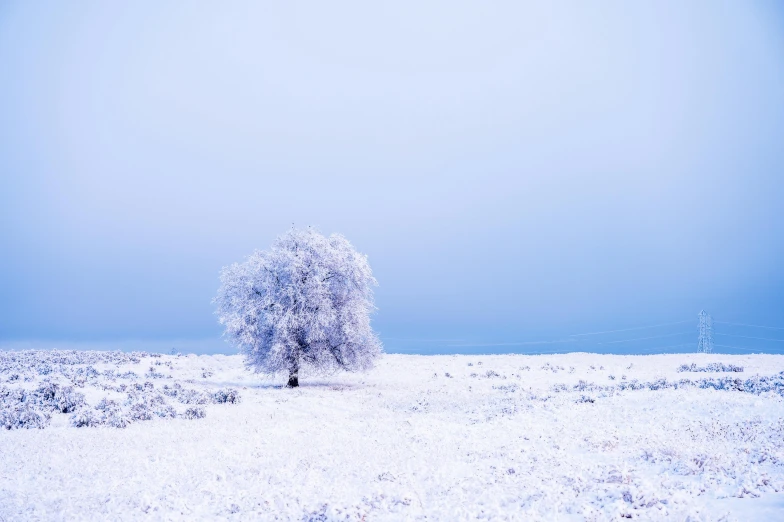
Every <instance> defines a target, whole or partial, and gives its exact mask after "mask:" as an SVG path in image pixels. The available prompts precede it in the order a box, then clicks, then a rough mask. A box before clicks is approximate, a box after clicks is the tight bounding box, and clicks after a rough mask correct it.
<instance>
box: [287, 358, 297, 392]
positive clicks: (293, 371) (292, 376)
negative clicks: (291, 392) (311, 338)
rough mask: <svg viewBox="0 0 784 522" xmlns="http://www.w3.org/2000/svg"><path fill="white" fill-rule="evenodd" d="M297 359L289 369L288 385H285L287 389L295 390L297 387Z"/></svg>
mask: <svg viewBox="0 0 784 522" xmlns="http://www.w3.org/2000/svg"><path fill="white" fill-rule="evenodd" d="M298 374H299V357H297V358H295V359H294V360H293V361H292V363H291V368H289V383H288V384H287V385H286V386H288V387H289V388H296V387H298V386H299V375H298Z"/></svg>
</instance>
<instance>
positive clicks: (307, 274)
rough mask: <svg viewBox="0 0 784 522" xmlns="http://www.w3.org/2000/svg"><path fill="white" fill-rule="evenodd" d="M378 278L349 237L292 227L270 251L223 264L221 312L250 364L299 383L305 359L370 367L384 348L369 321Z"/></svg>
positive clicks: (325, 366)
mask: <svg viewBox="0 0 784 522" xmlns="http://www.w3.org/2000/svg"><path fill="white" fill-rule="evenodd" d="M376 284H377V282H376V279H375V278H374V277H373V275H372V273H371V270H370V265H368V262H367V257H366V256H364V255H362V254H360V253H358V252H357V251H356V250H354V247H353V246H352V245H351V243H349V242H348V241H347V240H346V239H345V238H344V237H342V236H340V235H332V236H330V237H325V236H323V235H321V234H319V233H317V232H316V231H314V230H312V229H307V230H297V229H293V228H292V229H291V230H290V231H289V232H287V233H286V234H284V235H283V236H281V237H279V238H278V239H277V240H276V241H275V243H274V244H273V245H272V249H271V250H269V251H266V252H259V251H257V252H255V253H253V254H252V255H251V256H250V257H249V258H248V259H247V260H246V261H245V262H244V263H241V264H234V265H232V266H229V267H227V268H224V270H223V271H222V273H221V287H220V289H219V290H218V296H217V297H216V298H215V303H216V304H217V311H216V313H217V315H218V318H219V321H220V323H221V324H222V325H223V326H224V327H225V335H226V336H227V337H228V338H229V340H230V341H231V342H232V343H233V344H234V345H235V346H237V348H239V350H240V351H241V352H242V353H243V354H244V355H245V358H246V362H247V364H248V366H249V367H251V368H253V369H254V370H255V371H257V372H262V373H268V374H274V373H277V372H287V373H288V375H289V385H290V386H298V385H299V379H298V373H299V369H300V367H301V366H303V365H307V366H309V367H310V368H312V369H314V370H316V371H321V372H326V371H332V370H335V369H345V370H351V371H354V370H366V369H369V368H370V367H371V366H372V365H373V362H374V360H375V359H376V358H377V357H378V356H379V355H380V354H381V342H380V341H379V339H378V337H377V336H376V334H375V333H374V332H373V330H372V328H371V327H370V314H371V312H373V310H374V309H375V306H374V304H373V290H372V289H373V286H375V285H376Z"/></svg>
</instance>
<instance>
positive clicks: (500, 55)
mask: <svg viewBox="0 0 784 522" xmlns="http://www.w3.org/2000/svg"><path fill="white" fill-rule="evenodd" d="M0 71H3V73H2V81H0V224H2V226H0V245H2V251H1V253H0V317H2V319H1V320H0V346H3V345H5V346H16V347H19V346H36V345H49V346H51V345H53V344H55V345H56V344H58V343H59V344H60V345H62V346H122V347H131V346H145V345H147V346H153V345H154V346H156V347H158V348H160V349H161V350H165V349H166V348H165V347H166V346H169V345H171V346H172V348H173V349H177V347H183V349H188V347H189V346H190V347H191V349H193V347H194V346H198V348H196V349H197V350H199V351H206V352H209V351H223V352H230V351H231V349H230V347H227V346H225V345H223V344H222V341H221V340H220V327H219V325H218V324H217V321H216V319H215V317H214V315H213V306H212V304H211V300H212V298H213V297H214V295H215V292H216V290H217V288H218V273H219V271H220V269H221V268H222V267H223V266H225V265H228V264H231V263H233V262H236V261H241V260H242V259H243V258H244V257H245V256H247V255H248V254H250V253H251V252H252V251H253V250H254V249H266V248H268V247H269V246H270V244H271V243H272V241H273V240H274V238H275V237H276V236H277V235H279V234H280V233H282V232H284V231H285V230H286V229H287V228H288V227H290V226H292V224H293V225H295V226H300V227H304V226H309V225H312V226H314V227H316V228H318V229H319V230H320V231H321V232H323V233H326V234H329V233H334V232H337V233H341V234H343V235H345V236H346V237H347V238H348V239H349V240H350V241H351V242H352V243H353V244H354V246H355V247H356V248H357V249H358V250H359V251H360V252H363V253H365V254H367V255H368V256H369V261H370V265H371V267H372V268H373V270H374V274H375V276H376V278H377V279H378V281H379V283H380V285H379V287H378V288H377V292H376V298H377V301H376V304H377V306H378V308H379V310H378V313H377V315H376V316H375V319H374V326H375V328H376V329H377V330H378V332H379V334H380V337H381V338H382V341H384V343H385V346H386V349H387V350H388V351H391V352H395V351H403V352H417V353H468V352H470V353H482V352H484V351H487V352H492V351H495V352H508V351H514V352H547V351H571V350H580V351H589V350H590V351H620V352H633V353H651V352H656V351H668V350H675V351H678V350H681V351H693V348H692V347H694V348H696V335H697V334H696V325H697V312H699V311H700V310H701V309H705V310H707V311H708V312H709V313H711V314H712V315H713V318H714V320H715V321H717V324H716V344H717V345H718V346H719V348H717V351H733V350H735V351H737V352H738V353H744V352H746V351H753V350H756V351H768V352H781V351H782V349H784V299H782V297H781V296H782V292H784V262H782V261H784V240H783V239H782V238H784V203H783V202H782V198H784V147H782V137H784V10H783V9H782V8H781V6H780V5H778V4H776V3H775V2H770V1H749V2H734V3H733V2H727V3H716V2H708V1H694V2H686V3H684V2H674V1H672V2H641V3H633V4H632V3H624V2H600V3H598V4H596V3H594V4H591V5H588V4H585V3H580V2H500V3H493V4H492V5H491V4H481V5H479V4H476V3H470V2H458V3H456V2H431V3H427V4H426V5H423V4H421V3H417V2H388V3H380V4H378V3H372V4H368V3H363V2H338V3H330V4H320V3H316V2H313V3H307V2H290V3H285V5H276V4H273V3H256V2H233V3H230V4H224V5H218V4H214V3H208V2H203V3H201V2H193V3H187V4H185V3H175V2H172V3H166V2H163V3H161V2H136V3H132V4H128V5H118V4H110V3H97V2H96V3H78V4H65V3H55V2H35V3H31V2H20V1H11V2H5V3H4V4H3V5H2V6H0ZM730 323H732V324H730ZM659 325H661V326H659ZM743 325H755V326H743ZM640 326H653V328H650V329H640V330H635V329H634V328H636V327H640ZM759 326H765V327H767V328H759ZM616 330H617V331H616ZM605 332H608V333H605ZM583 334H590V335H583ZM722 336H725V337H722ZM722 347H723V348H722Z"/></svg>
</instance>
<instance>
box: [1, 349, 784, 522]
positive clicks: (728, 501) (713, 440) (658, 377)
mask: <svg viewBox="0 0 784 522" xmlns="http://www.w3.org/2000/svg"><path fill="white" fill-rule="evenodd" d="M710 363H719V364H717V365H714V366H709V364H710ZM692 364H694V366H691V365H692ZM682 365H686V366H687V367H686V368H681V367H682ZM732 366H735V367H734V368H733V367H732ZM739 367H742V369H743V371H728V370H739V369H740V368H739ZM679 368H680V370H681V371H679ZM700 369H707V370H719V371H697V370H700ZM683 370H685V371H683ZM782 370H784V356H777V355H748V356H728V355H699V354H692V355H683V354H680V355H655V356H617V355H593V354H585V353H582V354H568V355H539V356H521V355H487V356H410V355H386V356H384V357H383V358H382V359H381V360H380V362H379V364H378V366H377V367H376V369H374V370H372V371H371V372H369V373H367V374H337V375H334V376H331V377H309V376H308V375H307V373H301V374H300V382H301V383H302V386H301V387H300V388H299V389H286V388H283V387H282V386H281V384H282V383H283V382H284V378H283V376H281V378H280V379H278V380H265V379H263V378H261V377H259V376H257V375H254V374H252V373H250V372H248V371H247V370H245V369H244V367H243V364H242V360H241V359H240V357H239V356H224V355H215V356H194V355H191V356H169V355H164V356H150V355H146V354H136V355H128V354H121V353H119V352H114V353H110V352H103V353H101V352H88V353H87V354H85V353H81V354H80V353H78V352H71V353H64V352H0V408H2V411H0V424H2V423H5V425H6V427H8V428H12V429H8V430H5V429H4V430H0V520H4V521H11V520H96V519H111V520H137V519H145V520H146V519H150V520H194V519H228V520H420V519H427V520H466V519H472V520H473V519H487V520H505V519H509V520H611V519H612V520H615V519H624V518H632V519H638V520H662V519H667V520H678V521H681V520H686V519H687V518H688V517H691V519H693V520H784V494H782V493H780V492H781V491H783V490H784V398H782V394H784V374H782V373H780V372H782ZM69 386H70V387H71V389H69V388H68V387H69ZM80 394H81V395H80ZM96 407H97V408H96ZM63 411H65V413H63ZM202 413H203V414H204V415H203V416H202ZM19 426H22V427H19ZM24 426H42V428H41V429H36V428H32V429H24ZM77 426H80V427H77ZM116 426H124V427H116Z"/></svg>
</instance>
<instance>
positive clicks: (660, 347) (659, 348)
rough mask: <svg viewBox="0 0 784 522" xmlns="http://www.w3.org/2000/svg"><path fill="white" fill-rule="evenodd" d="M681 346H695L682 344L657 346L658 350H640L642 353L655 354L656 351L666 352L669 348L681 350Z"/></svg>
mask: <svg viewBox="0 0 784 522" xmlns="http://www.w3.org/2000/svg"><path fill="white" fill-rule="evenodd" d="M681 346H694V345H693V344H692V343H681V344H671V345H669V346H657V347H656V348H645V349H644V350H638V351H640V352H653V351H656V350H666V349H668V348H679V347H681Z"/></svg>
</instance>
